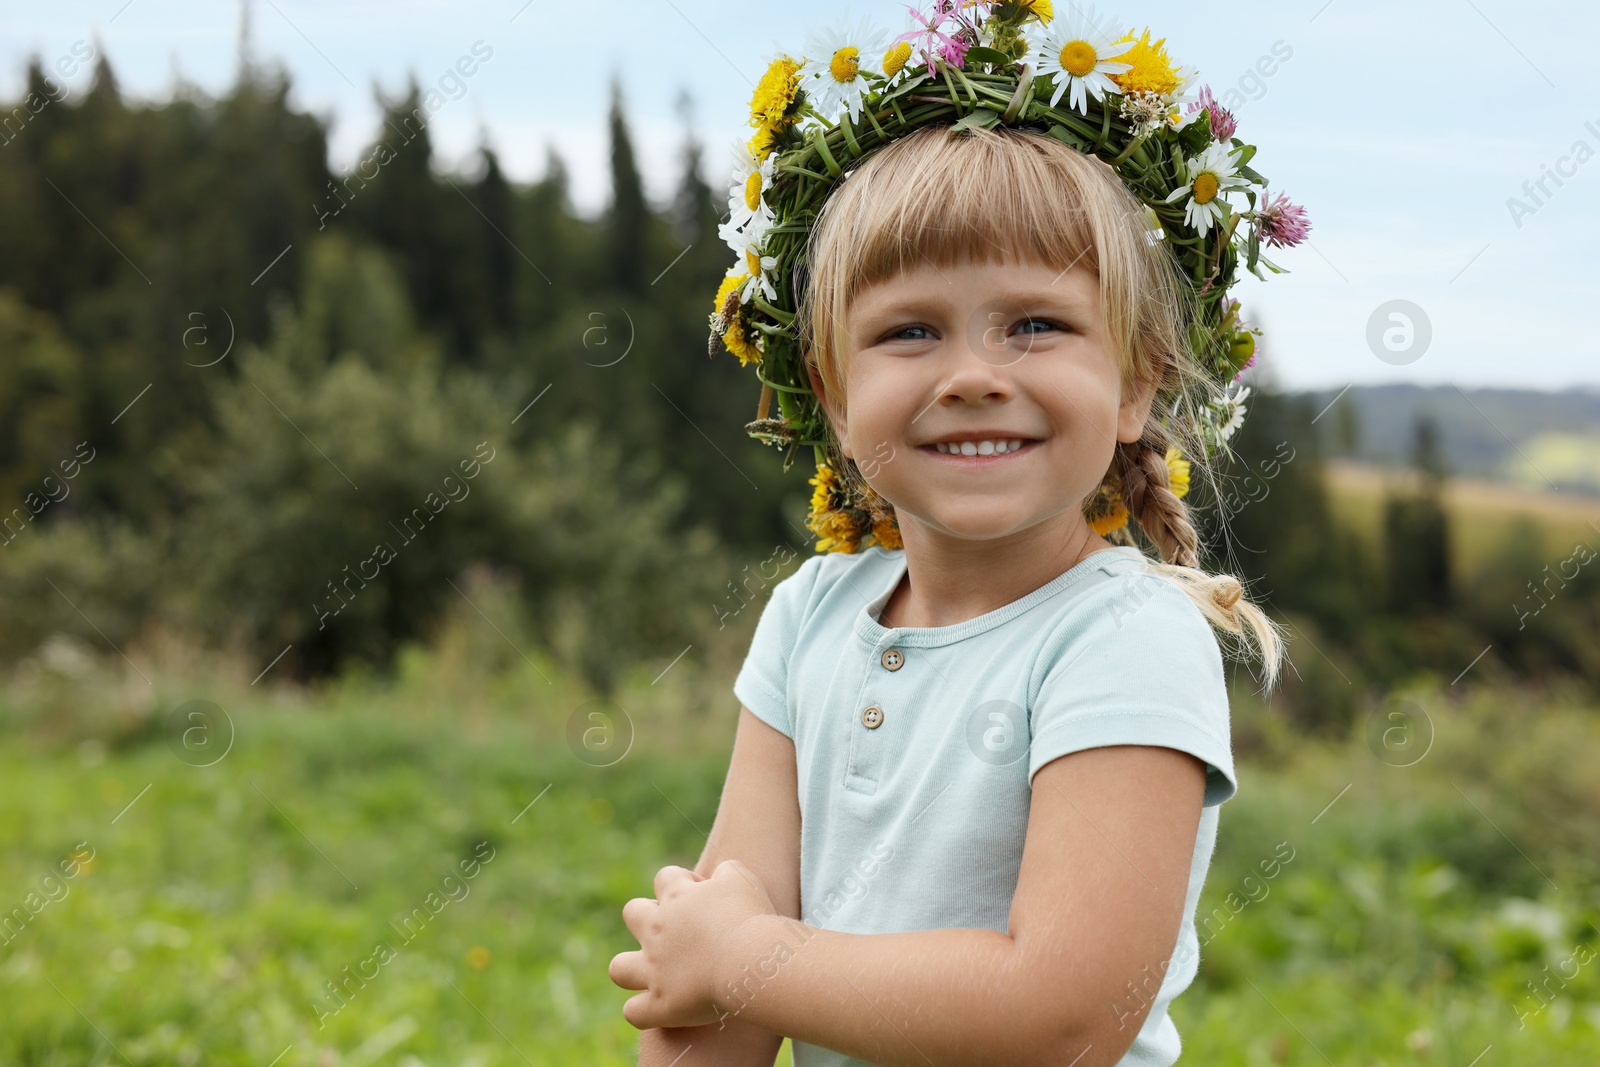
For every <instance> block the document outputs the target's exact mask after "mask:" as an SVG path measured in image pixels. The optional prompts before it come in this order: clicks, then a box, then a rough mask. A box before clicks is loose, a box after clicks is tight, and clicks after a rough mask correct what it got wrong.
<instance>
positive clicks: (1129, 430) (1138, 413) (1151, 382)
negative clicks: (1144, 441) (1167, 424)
mask: <svg viewBox="0 0 1600 1067" xmlns="http://www.w3.org/2000/svg"><path fill="white" fill-rule="evenodd" d="M1156 385H1157V378H1156V377H1155V376H1153V375H1152V376H1151V377H1149V378H1148V379H1146V380H1145V381H1142V382H1138V383H1135V385H1134V386H1133V388H1132V389H1131V390H1129V389H1124V390H1123V393H1122V407H1121V408H1120V409H1119V410H1118V411H1117V440H1118V441H1122V442H1123V443H1125V444H1132V443H1133V442H1134V441H1137V440H1139V438H1141V437H1143V436H1144V428H1145V423H1146V422H1148V421H1149V419H1150V407H1151V405H1152V404H1154V403H1155V398H1156Z"/></svg>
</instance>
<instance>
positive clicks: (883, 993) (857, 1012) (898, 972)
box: [717, 915, 1083, 1067]
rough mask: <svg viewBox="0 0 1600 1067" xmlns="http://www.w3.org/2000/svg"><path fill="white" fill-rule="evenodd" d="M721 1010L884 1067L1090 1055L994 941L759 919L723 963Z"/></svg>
mask: <svg viewBox="0 0 1600 1067" xmlns="http://www.w3.org/2000/svg"><path fill="white" fill-rule="evenodd" d="M717 1006H718V1008H719V1010H721V1011H724V1012H727V1013H729V1018H730V1019H742V1020H744V1021H745V1022H747V1023H750V1024H753V1025H755V1026H759V1027H761V1028H762V1029H763V1030H770V1031H773V1032H774V1033H780V1034H787V1035H789V1036H790V1037H791V1038H793V1039H795V1040H797V1041H806V1042H809V1043H811V1044H815V1045H822V1046H825V1047H827V1048H831V1049H837V1050H839V1051H841V1052H844V1053H846V1054H847V1055H851V1056H855V1057H857V1058H858V1059H863V1060H867V1061H869V1062H872V1063H877V1064H884V1065H886V1067H888V1065H895V1067H898V1065H905V1067H928V1065H929V1064H936V1065H940V1067H943V1065H945V1064H952V1063H960V1064H970V1065H974V1067H976V1065H982V1064H996V1065H999V1064H1010V1065H1018V1064H1034V1063H1039V1064H1043V1063H1067V1062H1070V1061H1071V1060H1072V1059H1073V1057H1074V1056H1076V1055H1077V1054H1078V1053H1080V1052H1081V1051H1083V1049H1082V1048H1081V1047H1069V1045H1070V1044H1071V1042H1072V1041H1074V1040H1076V1039H1074V1038H1073V1037H1072V1036H1071V1034H1070V1033H1069V1031H1068V1027H1067V1021H1068V1016H1067V1015H1066V1014H1065V1013H1064V1012H1063V1006H1062V1005H1060V1004H1050V1003H1047V1002H1042V1000H1041V997H1040V990H1039V989H1038V988H1037V986H1036V984H1035V983H1032V982H1029V981H1028V979H1027V975H1026V973H1025V972H1024V970H1023V968H1021V967H1020V966H1019V957H1018V954H1017V942H1016V941H1015V940H1014V939H1013V938H1012V937H1010V936H1009V935H1007V934H1003V933H1000V932H998V931H996V930H977V929H942V930H919V931H915V932H912V933H897V934H847V933H840V932H839V931H836V930H823V929H820V928H818V927H815V926H808V925H806V924H804V923H800V922H797V921H795V920H794V919H790V918H787V917H785V916H778V915H763V916H758V917H756V918H753V919H750V920H749V921H747V922H746V923H744V924H743V925H741V926H740V928H739V930H738V931H737V932H736V934H735V937H734V938H733V940H732V942H731V943H730V945H729V947H728V950H727V952H726V953H725V956H724V961H723V965H722V978H721V980H720V981H719V982H718V988H717ZM1079 1044H1080V1045H1081V1044H1082V1042H1081V1041H1080V1042H1079Z"/></svg>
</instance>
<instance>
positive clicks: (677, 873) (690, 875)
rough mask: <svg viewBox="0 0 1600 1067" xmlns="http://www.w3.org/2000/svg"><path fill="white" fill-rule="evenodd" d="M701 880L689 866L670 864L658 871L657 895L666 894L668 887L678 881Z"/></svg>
mask: <svg viewBox="0 0 1600 1067" xmlns="http://www.w3.org/2000/svg"><path fill="white" fill-rule="evenodd" d="M699 880H700V879H698V878H696V877H695V876H694V872H693V871H691V870H689V869H688V868H687V867H678V866H676V865H672V864H669V865H668V866H665V867H663V868H661V869H660V870H659V871H657V872H656V896H657V897H658V898H659V897H662V896H664V895H665V894H666V890H667V887H669V886H671V885H673V884H674V883H676V882H696V881H699Z"/></svg>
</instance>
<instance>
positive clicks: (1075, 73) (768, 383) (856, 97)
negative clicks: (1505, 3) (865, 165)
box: [710, 0, 1310, 552]
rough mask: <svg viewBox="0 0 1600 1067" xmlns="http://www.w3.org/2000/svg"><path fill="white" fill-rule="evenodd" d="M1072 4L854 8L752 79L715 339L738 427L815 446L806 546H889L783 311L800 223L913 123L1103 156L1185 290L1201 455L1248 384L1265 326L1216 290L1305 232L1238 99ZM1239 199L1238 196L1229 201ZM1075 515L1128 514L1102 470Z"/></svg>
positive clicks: (1159, 46) (1105, 525)
mask: <svg viewBox="0 0 1600 1067" xmlns="http://www.w3.org/2000/svg"><path fill="white" fill-rule="evenodd" d="M1067 7H1068V12H1067V13H1066V14H1065V15H1064V16H1063V17H1061V18H1057V17H1056V14H1055V12H1054V10H1053V8H1052V4H1051V0H932V6H931V7H930V8H929V9H928V10H926V11H918V10H916V9H914V8H908V10H909V11H910V12H911V17H912V20H913V24H914V26H913V28H912V29H911V30H910V31H908V32H906V33H902V34H900V35H899V36H897V37H894V38H893V39H891V40H885V35H881V34H879V33H878V32H876V31H875V30H874V29H873V28H872V27H871V26H870V25H869V24H868V23H867V22H866V21H863V22H861V23H860V24H858V25H856V26H853V27H844V28H835V29H827V30H823V31H821V32H819V33H814V34H813V35H812V36H811V37H810V39H809V40H808V41H807V43H806V52H807V54H808V56H810V57H816V58H815V59H812V58H795V57H793V56H791V55H788V54H786V53H780V54H779V55H778V56H776V57H775V58H774V59H773V60H772V61H771V63H770V65H769V66H768V67H767V70H766V73H765V74H763V75H762V77H761V81H760V83H759V84H758V85H757V86H756V89H755V93H754V95H753V96H752V97H751V100H750V124H751V126H753V127H754V128H755V134H754V135H753V136H752V137H751V138H750V139H749V141H748V142H747V143H741V144H739V145H738V146H736V148H735V170H734V176H733V181H732V184H731V186H730V188H729V193H728V209H729V215H728V219H727V221H726V222H725V223H723V224H722V226H721V228H720V229H719V231H718V233H719V235H720V236H721V237H722V238H723V240H725V241H726V242H727V243H728V246H729V247H730V248H732V249H733V250H734V252H735V253H736V254H737V255H738V261H737V262H736V263H735V265H734V266H733V267H732V268H731V269H730V270H729V271H728V273H727V276H726V277H724V278H723V280H722V284H721V285H720V286H719V287H718V289H717V295H716V301H715V303H714V305H713V310H712V314H711V339H710V352H711V354H712V355H715V353H716V350H717V342H718V341H719V340H720V341H721V343H722V345H724V346H726V348H727V349H728V350H729V351H730V352H732V353H733V354H734V355H736V356H738V357H739V363H740V365H741V366H747V365H754V366H755V368H756V375H757V377H758V378H759V379H760V380H761V398H760V401H759V404H758V406H757V411H756V418H755V421H754V422H750V423H747V424H746V427H745V429H746V431H747V432H748V433H749V434H750V436H752V437H754V438H756V439H757V440H760V441H763V442H765V443H768V444H771V445H774V446H777V447H779V448H785V449H786V450H787V451H786V453H785V456H784V462H783V467H784V469H785V470H788V469H789V467H790V466H791V465H792V464H793V462H794V456H795V453H796V451H797V450H798V449H799V448H800V447H801V446H802V445H810V446H812V447H813V448H814V450H815V456H816V461H817V473H816V476H815V477H813V478H812V479H811V482H810V484H811V485H812V486H813V487H814V489H815V491H814V492H813V494H812V501H811V515H810V518H809V519H808V522H807V525H808V527H809V528H810V529H811V530H812V532H813V533H815V534H816V535H817V538H818V542H817V545H816V548H817V550H818V551H833V552H855V551H857V550H858V549H860V547H861V546H862V544H863V543H864V541H865V539H867V538H870V539H871V541H872V542H873V543H874V544H877V545H880V546H882V547H884V548H900V547H902V545H901V541H900V535H899V527H898V524H897V523H896V520H895V518H894V511H893V508H892V506H891V505H889V504H888V502H887V501H885V500H883V498H882V497H881V496H879V495H878V494H877V493H876V492H874V491H873V490H872V489H871V487H870V486H867V485H865V484H864V483H859V484H857V480H856V479H850V483H851V484H848V485H847V484H845V481H844V480H843V479H841V477H840V474H839V472H837V471H835V470H834V468H833V466H831V465H830V464H829V463H828V447H829V445H828V440H827V422H826V415H825V413H824V411H823V409H822V405H821V402H820V401H819V400H818V398H817V396H816V394H815V393H814V392H813V391H812V388H811V383H810V379H809V376H808V375H807V373H806V370H805V366H804V362H803V358H802V354H801V349H800V336H799V326H798V321H797V314H798V308H799V304H800V295H801V294H800V291H799V290H800V287H802V286H803V285H804V281H803V278H804V274H805V268H806V244H807V239H808V237H809V235H810V232H811V229H812V227H813V226H814V225H815V223H816V220H817V216H818V212H819V211H820V210H821V208H822V204H823V202H824V201H825V200H826V198H827V196H828V194H829V193H830V192H831V191H832V189H833V188H834V186H835V185H836V184H837V183H838V181H839V180H840V179H841V177H842V176H843V175H844V173H845V171H846V169H847V168H849V167H851V166H852V165H853V164H855V163H857V162H858V161H860V160H861V159H862V158H863V157H865V156H866V155H868V154H869V153H871V152H873V151H874V150H876V149H879V148H882V147H883V146H884V145H886V144H888V143H889V142H891V141H893V140H896V139H898V138H900V137H904V136H906V135H907V134H909V133H911V132H912V131H913V130H915V129H917V128H919V127H922V126H929V125H947V126H952V127H953V128H954V129H957V130H960V129H964V128H969V127H976V128H984V129H991V128H994V127H997V126H1026V127H1029V128H1031V129H1037V130H1040V131H1042V132H1043V133H1044V134H1045V135H1047V136H1049V137H1053V138H1055V139H1057V140H1059V141H1062V142H1063V143H1065V144H1068V145H1070V146H1072V147H1073V148H1076V149H1077V150H1078V151H1080V152H1082V153H1084V154H1086V155H1091V156H1096V157H1098V158H1100V159H1102V160H1104V161H1105V162H1106V163H1107V164H1109V165H1110V166H1111V167H1112V169H1113V170H1115V171H1116V173H1117V175H1118V177H1120V178H1121V179H1122V181H1123V184H1124V185H1125V186H1126V187H1127V188H1128V189H1129V190H1130V191H1131V192H1132V193H1133V194H1134V195H1135V196H1136V197H1137V198H1138V199H1139V200H1140V201H1141V202H1142V203H1143V204H1144V205H1145V211H1146V214H1147V217H1148V220H1149V225H1150V227H1151V230H1152V233H1151V237H1152V240H1157V239H1159V240H1161V241H1163V242H1164V243H1165V244H1166V246H1167V247H1168V248H1169V249H1170V250H1171V252H1172V254H1173V255H1174V257H1175V260H1176V262H1177V265H1178V267H1179V270H1180V273H1181V275H1182V276H1183V277H1184V278H1185V279H1186V280H1187V281H1188V282H1189V283H1190V285H1191V287H1192V289H1193V291H1194V294H1195V297H1196V300H1195V301H1194V305H1193V306H1194V311H1193V313H1192V315H1191V316H1190V318H1189V321H1188V323H1187V327H1188V335H1189V341H1190V345H1191V347H1192V349H1193V351H1194V354H1195V357H1196V359H1197V360H1198V362H1199V365H1200V366H1201V367H1202V368H1203V369H1204V370H1205V372H1206V373H1207V374H1208V375H1209V376H1210V377H1211V378H1212V379H1213V380H1214V381H1215V382H1216V383H1217V384H1218V385H1219V386H1221V387H1222V388H1221V390H1220V392H1219V393H1218V394H1217V395H1216V396H1214V397H1208V398H1207V399H1206V401H1205V403H1204V404H1203V405H1199V406H1198V407H1197V410H1196V414H1195V416H1194V417H1195V419H1196V421H1197V423H1198V429H1199V431H1200V434H1199V439H1200V440H1201V442H1202V443H1203V445H1204V447H1205V450H1206V454H1207V457H1208V458H1209V457H1210V456H1212V455H1214V454H1215V453H1216V452H1218V451H1220V450H1221V449H1223V448H1224V447H1225V446H1226V442H1227V440H1228V439H1229V438H1230V437H1231V436H1232V435H1233V433H1234V432H1235V431H1236V430H1237V429H1238V428H1239V426H1240V424H1241V423H1242V422H1243V421H1244V414H1245V406H1244V402H1245V400H1246V399H1247V398H1248V397H1249V394H1250V389H1249V387H1248V386H1245V385H1242V384H1239V377H1240V376H1241V375H1242V374H1243V372H1244V370H1245V368H1247V367H1249V366H1251V365H1252V364H1253V363H1254V362H1255V359H1256V341H1255V337H1256V335H1258V334H1259V333H1260V331H1259V329H1256V328H1253V327H1247V326H1246V325H1244V323H1243V321H1242V319H1241V317H1240V313H1239V304H1238V301H1236V300H1232V299H1230V298H1229V297H1228V296H1227V295H1226V294H1227V290H1228V289H1229V288H1230V287H1231V286H1232V285H1233V284H1234V282H1235V280H1236V277H1235V275H1236V272H1237V268H1238V262H1239V258H1240V256H1241V255H1243V257H1244V260H1245V263H1246V266H1247V267H1248V268H1249V270H1250V271H1251V273H1253V274H1255V275H1256V276H1257V277H1259V278H1262V279H1265V277H1266V276H1265V275H1264V274H1262V273H1261V269H1260V268H1261V267H1266V268H1267V269H1268V270H1271V271H1272V272H1273V273H1275V274H1278V273H1284V271H1283V269H1282V268H1280V267H1278V266H1276V265H1274V264H1273V263H1271V262H1270V261H1269V260H1268V259H1267V258H1266V257H1265V256H1263V255H1262V254H1261V250H1262V246H1263V245H1265V246H1268V247H1274V248H1276V247H1287V246H1293V245H1296V244H1299V243H1300V242H1301V241H1302V240H1304V239H1305V236H1306V234H1307V232H1308V231H1309V230H1310V222H1309V221H1308V219H1307V217H1306V213H1305V209H1304V208H1302V207H1299V206H1297V205H1295V204H1292V203H1290V202H1289V199H1288V198H1287V197H1286V196H1284V194H1282V193H1278V194H1276V195H1273V194H1271V193H1270V192H1269V191H1268V189H1267V181H1266V179H1265V178H1263V177H1262V176H1261V175H1260V174H1258V173H1257V172H1256V171H1255V170H1253V169H1252V168H1251V167H1250V161H1251V159H1252V158H1253V157H1254V156H1255V153H1256V149H1255V146H1254V145H1248V144H1245V143H1244V142H1242V141H1240V140H1239V139H1238V138H1237V137H1235V136H1234V132H1235V129H1236V127H1237V123H1236V122H1235V119H1234V117H1233V115H1231V114H1230V113H1229V112H1228V111H1227V110H1226V109H1225V108H1223V107H1221V106H1220V105H1219V104H1218V103H1217V102H1216V100H1215V99H1214V97H1213V96H1212V94H1211V90H1210V88H1209V87H1203V88H1201V89H1200V91H1199V92H1198V94H1195V95H1190V94H1189V92H1188V90H1189V88H1190V86H1191V85H1192V84H1193V83H1194V81H1195V78H1196V72H1195V71H1193V70H1190V69H1188V68H1184V67H1178V66H1176V65H1175V64H1174V63H1173V61H1172V59H1171V58H1170V57H1169V56H1168V55H1167V52H1166V48H1165V44H1166V41H1165V39H1164V38H1162V39H1158V40H1156V41H1153V42H1152V41H1151V40H1150V30H1149V29H1148V28H1147V29H1145V30H1144V31H1142V32H1140V33H1138V34H1135V33H1134V31H1132V30H1129V31H1128V32H1127V33H1125V34H1122V35H1121V36H1116V35H1115V30H1114V29H1113V28H1111V26H1112V24H1111V23H1109V22H1106V21H1102V20H1100V19H1098V18H1097V17H1096V15H1095V13H1094V9H1093V8H1092V7H1090V8H1088V9H1087V10H1085V9H1082V8H1079V7H1078V6H1077V5H1076V4H1072V3H1070V2H1069V3H1068V5H1067ZM879 55H881V56H882V59H881V61H880V62H879V63H878V64H877V66H876V67H874V66H873V65H872V62H871V61H872V59H873V58H874V57H877V56H879ZM1185 105H1186V106H1185ZM1180 109H1181V110H1182V113H1181V114H1180ZM1197 120H1199V121H1197ZM1241 195H1242V196H1243V197H1244V198H1245V199H1246V200H1247V201H1248V204H1249V207H1248V208H1240V207H1238V206H1236V205H1235V204H1233V203H1230V202H1229V199H1228V198H1229V197H1230V196H1241ZM1241 222H1244V223H1246V225H1243V226H1241V225H1240V224H1241ZM797 276H798V277H799V278H800V279H801V280H800V281H798V282H797V280H796V279H797ZM774 396H776V397H777V401H778V413H777V414H776V415H773V414H772V400H773V397H774ZM1166 458H1167V466H1168V472H1169V474H1170V475H1171V485H1172V490H1173V492H1174V494H1176V495H1177V496H1180V497H1181V496H1183V495H1184V493H1185V492H1187V491H1188V487H1189V463H1188V461H1187V460H1186V459H1184V457H1183V456H1182V454H1181V452H1179V450H1178V449H1177V448H1176V447H1173V448H1169V449H1168V451H1167V457H1166ZM1085 514H1086V517H1087V518H1088V520H1089V523H1090V526H1091V527H1092V528H1093V529H1094V530H1095V532H1096V533H1098V534H1100V535H1101V536H1106V535H1108V534H1112V533H1114V532H1115V531H1119V530H1122V528H1123V527H1124V526H1126V524H1127V522H1128V519H1129V511H1128V508H1127V505H1126V503H1125V502H1124V501H1123V499H1122V497H1121V493H1120V488H1119V485H1118V480H1117V478H1116V476H1115V474H1114V473H1113V474H1111V475H1109V476H1108V478H1107V480H1106V481H1105V482H1104V483H1103V484H1102V485H1101V487H1100V489H1099V492H1098V493H1097V495H1096V497H1095V498H1094V499H1093V500H1092V501H1091V502H1090V505H1089V507H1088V509H1087V510H1086V512H1085ZM1119 536H1120V537H1121V538H1122V539H1124V540H1126V538H1127V534H1126V532H1125V531H1124V532H1123V533H1122V534H1120V535H1119Z"/></svg>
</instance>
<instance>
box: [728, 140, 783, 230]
mask: <svg viewBox="0 0 1600 1067" xmlns="http://www.w3.org/2000/svg"><path fill="white" fill-rule="evenodd" d="M777 165H778V156H777V153H776V152H774V153H772V154H770V155H768V156H767V158H766V159H764V160H760V159H757V158H756V156H755V153H754V152H752V151H750V146H749V145H748V144H747V143H746V142H744V141H739V142H737V143H735V144H734V146H733V181H732V182H731V183H730V184H729V186H728V221H727V222H725V223H723V224H722V226H721V227H720V228H719V230H718V232H719V233H722V239H723V240H724V241H728V243H729V244H730V245H731V246H732V248H733V250H734V251H735V252H738V251H740V250H741V249H743V248H744V246H745V245H746V244H748V243H749V242H750V239H751V238H752V237H754V239H755V240H757V241H759V236H757V235H762V234H765V232H766V229H767V227H768V226H770V225H772V222H773V220H774V219H775V218H776V213H775V212H774V211H773V210H772V206H771V205H770V204H768V203H767V201H766V199H765V197H764V196H763V194H764V193H765V192H766V191H767V190H768V189H769V188H771V186H772V174H773V170H774V168H776V167H777ZM723 231H726V232H723Z"/></svg>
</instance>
